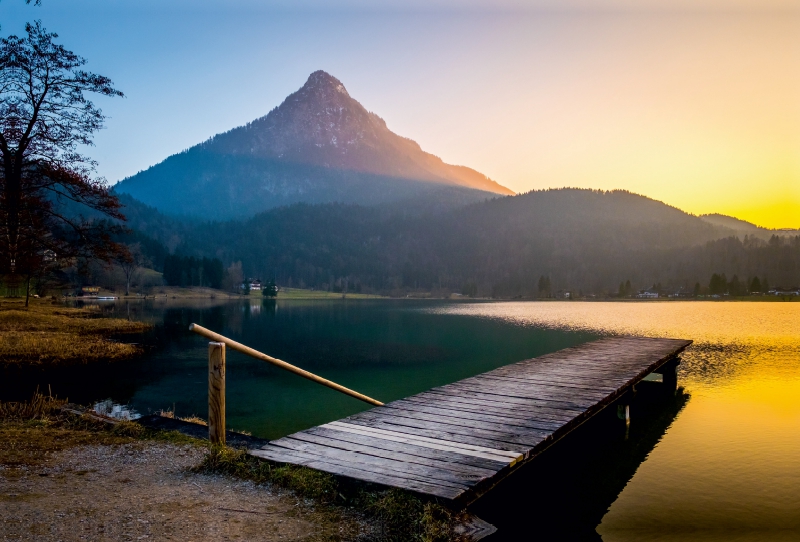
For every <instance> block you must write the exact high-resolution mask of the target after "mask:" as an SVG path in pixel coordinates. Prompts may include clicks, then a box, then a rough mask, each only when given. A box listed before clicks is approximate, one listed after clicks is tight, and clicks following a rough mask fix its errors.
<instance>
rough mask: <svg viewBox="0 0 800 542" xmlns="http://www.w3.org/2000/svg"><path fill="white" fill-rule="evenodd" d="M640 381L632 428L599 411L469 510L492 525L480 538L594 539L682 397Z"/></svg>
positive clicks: (610, 413)
mask: <svg viewBox="0 0 800 542" xmlns="http://www.w3.org/2000/svg"><path fill="white" fill-rule="evenodd" d="M662 386H663V385H662V384H660V383H653V382H642V383H641V384H639V385H638V386H637V387H638V389H639V391H638V392H637V394H636V397H635V398H634V400H633V402H632V404H631V426H630V429H629V430H628V432H627V436H626V431H625V425H624V422H622V421H621V420H619V419H617V417H616V410H615V408H613V407H610V408H606V409H605V410H604V411H603V412H601V413H600V414H598V415H597V416H595V417H594V418H593V419H592V420H590V421H589V422H587V423H586V424H584V425H583V426H582V427H580V428H579V429H578V430H576V431H574V432H573V433H571V434H569V435H567V436H566V437H565V438H564V439H563V440H561V441H560V442H558V443H556V444H554V445H553V446H552V447H551V448H549V449H548V450H546V451H545V452H544V453H542V454H541V456H539V457H538V458H536V459H535V460H534V461H532V462H531V463H530V464H528V465H526V466H525V467H523V468H522V469H521V470H520V471H519V472H518V473H516V474H514V475H513V476H510V477H509V478H507V479H506V480H504V481H503V482H501V483H500V484H499V485H498V486H497V487H496V488H494V489H493V490H492V491H490V492H489V493H488V494H487V495H485V496H484V497H482V498H481V499H480V500H478V501H477V502H476V503H474V504H473V505H472V506H471V507H470V508H471V512H473V513H474V514H476V515H477V516H479V517H480V518H481V519H484V520H486V521H488V522H490V523H492V524H493V525H495V526H496V527H497V528H498V532H497V533H496V534H494V535H492V536H490V537H489V538H487V539H486V540H487V542H488V541H490V542H505V541H509V542H510V541H512V540H513V541H522V540H596V541H599V540H600V539H601V538H600V535H598V534H597V532H596V531H595V528H596V527H597V525H599V524H600V521H601V520H602V518H603V516H604V515H605V514H606V512H608V509H609V507H610V506H611V504H612V503H613V502H614V501H615V500H616V498H617V496H618V495H619V494H620V493H621V492H622V490H623V489H624V488H625V486H626V485H627V483H628V481H629V480H630V479H631V478H632V477H633V475H634V474H635V473H636V470H637V469H638V468H639V465H641V464H642V462H644V460H645V459H646V458H647V456H648V454H649V453H650V452H651V451H652V450H653V448H654V447H655V446H656V444H658V442H659V441H660V440H661V438H662V436H663V435H664V433H665V432H666V430H667V429H668V428H669V426H670V425H671V424H672V422H673V420H674V419H675V418H676V417H677V415H678V413H679V412H680V411H681V410H682V409H683V407H684V406H685V405H686V403H687V402H688V400H689V395H688V394H686V393H685V392H684V391H683V388H680V389H679V390H678V392H677V393H676V394H675V395H673V394H672V393H665V390H664V389H663V387H662Z"/></svg>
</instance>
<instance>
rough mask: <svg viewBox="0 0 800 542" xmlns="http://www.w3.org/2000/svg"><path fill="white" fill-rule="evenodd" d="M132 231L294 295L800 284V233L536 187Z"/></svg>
mask: <svg viewBox="0 0 800 542" xmlns="http://www.w3.org/2000/svg"><path fill="white" fill-rule="evenodd" d="M124 201H125V202H126V203H127V204H128V207H126V212H127V213H128V214H129V216H130V219H131V220H130V223H129V225H130V227H132V228H135V229H137V230H141V231H143V232H144V233H146V234H147V235H148V236H150V237H153V238H155V239H158V240H159V241H160V242H162V243H163V244H165V245H167V246H168V247H169V249H170V250H171V251H173V252H174V253H177V254H181V255H185V256H195V257H212V258H219V259H221V260H222V261H223V263H224V264H225V266H228V265H230V264H231V263H233V262H237V261H241V262H242V267H243V270H244V272H245V274H246V275H247V276H252V277H261V278H262V279H268V278H273V277H274V278H276V279H277V281H278V283H279V284H281V285H284V286H296V287H297V286H302V287H315V288H324V289H328V288H333V287H334V286H336V287H339V288H341V287H344V285H345V284H347V285H349V288H350V289H351V290H352V289H353V288H356V287H359V288H361V289H362V290H363V291H375V292H382V293H389V292H394V293H400V292H402V291H408V290H415V289H419V290H426V291H430V290H433V291H437V292H439V293H443V292H452V291H455V292H460V291H462V290H463V289H464V288H465V286H470V288H472V289H473V291H474V290H477V293H478V294H479V295H493V296H497V297H515V296H520V295H522V296H535V295H537V294H538V289H537V288H538V280H539V278H540V277H541V276H547V277H549V278H550V282H551V285H552V286H551V287H552V290H553V293H556V292H557V291H558V290H574V291H583V292H585V293H597V294H603V293H606V292H615V291H616V290H617V287H618V285H619V283H620V282H623V281H627V280H630V281H631V284H632V286H633V287H634V288H636V289H639V288H646V287H650V286H652V285H653V284H656V283H661V284H662V285H663V286H665V287H670V288H675V289H678V288H680V287H683V288H684V289H686V288H690V289H691V288H693V287H694V285H695V283H696V282H700V283H701V284H703V285H707V283H708V280H709V277H710V276H711V274H712V273H726V274H727V276H728V277H729V278H730V277H732V276H733V275H738V276H739V277H740V280H742V281H744V280H746V279H749V278H750V277H753V276H759V277H761V278H762V279H763V278H765V277H767V278H769V281H770V284H773V285H785V286H789V285H794V284H797V283H800V237H785V238H777V237H776V238H775V239H774V240H771V241H769V242H767V241H763V240H761V239H758V238H750V239H748V240H747V241H746V242H745V240H744V238H743V237H742V238H736V237H735V236H733V230H730V229H728V228H725V227H722V226H716V225H713V224H710V223H708V222H706V221H704V220H701V219H700V218H698V217H696V216H693V215H689V214H687V213H684V212H683V211H680V210H678V209H675V208H673V207H670V206H667V205H664V204H663V203H660V202H658V201H654V200H651V199H648V198H645V197H642V196H638V195H635V194H631V193H628V192H623V191H612V192H602V191H592V190H577V189H561V190H546V191H538V192H530V193H528V194H522V195H519V196H514V197H501V198H496V199H492V200H488V201H484V202H480V203H475V204H471V205H467V206H464V207H461V208H457V209H451V210H449V211H441V210H440V211H435V212H431V211H427V210H425V209H424V208H414V207H413V206H403V207H402V208H396V207H366V206H360V205H352V204H320V205H310V204H295V205H291V206H286V207H281V208H277V209H273V210H270V211H267V212H263V213H260V214H258V215H256V216H254V217H252V218H250V219H248V220H245V221H229V222H199V221H194V222H190V221H180V220H175V219H172V218H169V217H165V216H163V215H161V214H160V213H158V212H157V211H155V210H153V209H150V208H148V207H146V206H143V205H142V204H140V203H138V202H136V201H135V200H129V199H126V200H124Z"/></svg>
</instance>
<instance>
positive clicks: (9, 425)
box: [0, 393, 202, 468]
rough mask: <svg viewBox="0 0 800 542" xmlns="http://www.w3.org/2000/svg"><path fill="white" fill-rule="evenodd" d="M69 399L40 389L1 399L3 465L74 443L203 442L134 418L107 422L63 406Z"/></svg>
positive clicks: (29, 462)
mask: <svg viewBox="0 0 800 542" xmlns="http://www.w3.org/2000/svg"><path fill="white" fill-rule="evenodd" d="M65 405H66V402H65V401H63V400H61V399H58V398H56V397H49V396H45V395H41V394H39V393H36V394H34V396H33V397H32V398H31V400H30V401H23V402H5V401H3V402H0V465H5V466H7V467H11V468H16V467H20V466H35V465H39V464H41V463H43V462H44V461H46V460H47V458H48V456H49V454H51V453H53V452H56V451H60V450H65V449H67V448H71V447H73V446H83V445H96V444H125V443H128V442H133V441H136V440H156V441H162V442H172V443H176V444H194V445H201V444H202V441H198V440H196V439H193V438H190V437H187V436H185V435H182V434H180V433H177V432H175V431H154V430H150V429H146V428H144V427H142V426H141V425H139V424H138V423H135V422H130V421H122V422H117V423H114V424H110V423H106V422H104V421H102V420H100V419H98V418H96V417H92V416H87V415H77V414H74V413H71V412H69V411H65V410H63V407H64V406H65Z"/></svg>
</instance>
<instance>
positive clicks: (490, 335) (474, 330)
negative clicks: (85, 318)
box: [0, 299, 800, 541]
mask: <svg viewBox="0 0 800 542" xmlns="http://www.w3.org/2000/svg"><path fill="white" fill-rule="evenodd" d="M103 310H104V311H105V312H106V313H108V314H109V315H114V316H130V317H131V318H136V319H141V320H147V321H151V322H153V323H154V324H156V330H155V332H154V334H153V338H152V339H153V340H154V341H156V342H157V344H158V347H157V348H155V349H154V350H153V351H152V352H151V353H149V354H148V355H147V356H146V358H145V359H144V360H141V361H136V362H130V363H122V364H116V365H110V366H103V367H88V368H81V369H80V370H78V371H69V372H67V371H60V372H48V373H37V374H33V375H30V374H28V375H23V376H21V377H17V378H16V379H15V381H14V382H13V383H12V382H11V381H10V379H8V378H4V379H3V380H4V382H5V383H4V384H3V385H1V386H0V393H2V394H3V395H4V396H6V397H10V396H12V395H20V394H29V393H30V391H32V388H33V387H34V386H35V385H39V386H40V387H41V386H47V385H48V384H49V385H51V386H52V390H53V393H54V394H58V395H59V396H62V397H64V396H68V397H69V398H70V399H71V400H73V401H76V402H82V403H87V402H90V401H95V400H100V399H105V398H111V399H113V400H114V401H116V402H120V403H125V404H129V405H131V406H132V407H133V408H135V409H136V410H138V411H139V412H141V413H149V412H157V411H159V410H162V409H163V410H173V409H174V410H175V411H176V413H177V415H178V416H190V415H195V414H196V415H199V416H202V417H205V415H206V410H207V403H206V394H207V380H206V378H207V376H206V371H207V360H206V350H207V347H206V341H204V340H203V339H202V338H200V337H197V336H194V335H193V334H191V333H190V332H188V331H187V329H188V326H189V324H190V323H192V322H196V323H199V324H201V325H203V326H205V327H207V328H210V329H212V330H215V331H218V332H220V333H222V334H223V335H226V336H229V337H231V338H233V339H235V340H239V341H240V342H243V343H245V344H247V345H249V346H252V347H253V348H256V349H258V350H261V351H263V352H266V353H268V354H270V355H273V356H275V357H278V358H281V359H283V360H285V361H288V362H290V363H294V364H296V365H299V366H300V367H303V368H305V369H308V370H310V371H312V372H315V373H318V374H320V375H322V376H324V377H326V378H329V379H331V380H334V381H336V382H339V383H341V384H343V385H345V386H348V387H350V388H353V389H355V390H357V391H360V392H362V393H365V394H367V395H370V396H372V397H375V398H376V399H379V400H382V401H390V400H393V399H398V398H401V397H405V396H408V395H411V394H414V393H417V392H420V391H423V390H426V389H429V388H431V387H433V386H437V385H441V384H445V383H448V382H453V381H455V380H459V379H462V378H465V377H468V376H471V375H475V374H478V373H481V372H484V371H487V370H490V369H493V368H495V367H498V366H501V365H505V364H508V363H513V362H516V361H519V360H522V359H526V358H530V357H534V356H537V355H541V354H545V353H548V352H553V351H556V350H559V349H562V348H566V347H569V346H573V345H576V344H580V343H583V342H587V341H591V340H593V339H596V338H599V337H602V336H606V335H614V334H633V335H642V336H655V337H678V338H688V339H693V340H694V341H695V344H694V345H693V346H692V347H691V348H690V349H689V350H687V351H686V353H685V354H684V355H683V360H684V361H683V363H682V365H681V368H680V373H679V378H680V379H679V385H680V388H679V390H678V392H677V393H676V394H674V395H673V394H668V395H664V394H663V393H661V392H660V391H659V388H658V385H657V384H653V385H650V384H646V385H642V386H640V390H639V392H638V393H637V396H636V399H635V400H634V403H633V404H632V415H631V416H632V421H631V426H630V427H629V428H625V427H624V424H622V423H621V422H619V420H617V419H616V418H615V416H612V415H601V416H598V417H597V419H596V420H594V421H592V422H591V423H588V424H586V425H585V426H583V427H581V428H580V430H578V431H576V432H575V433H574V434H573V435H570V436H569V437H568V438H566V439H564V440H563V441H561V442H558V443H556V444H555V445H554V446H553V447H551V448H550V449H549V450H548V451H546V452H545V453H544V454H542V456H541V457H539V458H537V459H536V460H535V461H533V462H532V463H531V464H530V465H528V466H526V467H525V468H524V469H522V470H521V472H519V473H518V474H515V475H514V476H512V477H509V478H508V480H507V481H505V482H503V483H501V484H500V485H499V486H498V487H497V488H496V489H494V490H492V492H490V493H489V494H488V495H487V496H486V497H484V498H482V499H480V500H479V501H478V502H477V503H475V505H473V511H474V512H475V513H476V514H478V515H479V516H480V517H482V518H484V519H486V520H487V521H490V522H491V523H493V524H495V525H496V526H498V528H499V531H498V533H497V534H496V535H493V536H492V537H491V540H492V541H495V540H497V541H501V540H525V539H531V540H532V539H537V538H538V537H540V536H542V535H543V533H548V536H551V537H560V538H562V539H578V538H581V539H587V540H592V539H594V540H599V539H602V540H620V541H627V540H658V541H671V540H687V539H692V540H742V541H744V540H765V539H769V540H797V539H798V538H800V303H797V302H794V303H736V302H649V303H642V302H629V303H626V302H619V303H601V302H588V303H587V302H509V303H505V302H503V303H500V302H475V303H473V302H447V301H415V300H332V301H278V302H274V301H262V300H260V299H259V300H251V301H245V302H226V303H213V302H211V301H208V302H193V303H185V304H171V303H162V304H159V303H155V302H152V301H147V302H143V303H116V304H106V305H104V306H103ZM227 378H228V396H227V397H228V399H227V416H228V426H229V428H234V429H241V430H247V431H250V432H252V433H253V434H254V435H257V436H261V437H265V438H276V437H280V436H283V435H286V434H289V433H292V432H294V431H297V430H300V429H304V428H307V427H310V426H313V425H318V424H321V423H325V422H328V421H332V420H335V419H339V418H341V417H343V416H346V415H349V414H352V413H355V412H358V411H360V410H363V409H365V408H368V405H366V404H363V403H360V402H359V401H356V400H354V399H351V398H349V397H346V396H343V395H340V394H338V393H337V392H334V391H332V390H329V389H327V388H323V387H321V386H319V385H317V384H314V383H312V382H308V381H306V380H304V379H301V378H298V377H296V376H294V375H291V374H288V373H285V372H283V371H281V370H280V369H276V368H274V367H272V366H269V365H267V364H265V363H263V362H260V361H257V360H253V359H250V358H247V357H245V356H242V355H240V354H237V353H235V352H229V354H228V375H227Z"/></svg>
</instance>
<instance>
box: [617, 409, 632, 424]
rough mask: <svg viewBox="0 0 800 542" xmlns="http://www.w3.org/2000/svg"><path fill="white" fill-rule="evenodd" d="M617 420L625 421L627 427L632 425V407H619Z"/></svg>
mask: <svg viewBox="0 0 800 542" xmlns="http://www.w3.org/2000/svg"><path fill="white" fill-rule="evenodd" d="M617 418H619V419H620V420H625V425H630V424H631V406H630V405H617Z"/></svg>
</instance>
